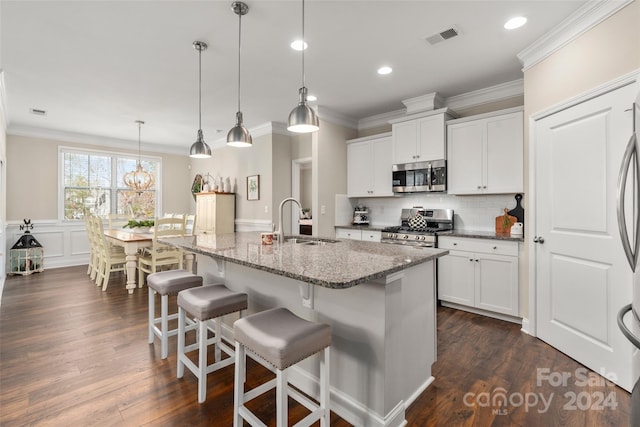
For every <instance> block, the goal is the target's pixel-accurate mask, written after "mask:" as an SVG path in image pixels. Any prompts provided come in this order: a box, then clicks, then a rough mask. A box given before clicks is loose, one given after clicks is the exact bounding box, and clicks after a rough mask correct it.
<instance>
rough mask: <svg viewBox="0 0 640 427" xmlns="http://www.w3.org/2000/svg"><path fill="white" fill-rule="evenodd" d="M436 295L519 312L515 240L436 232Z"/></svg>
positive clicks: (497, 310) (492, 309)
mask: <svg viewBox="0 0 640 427" xmlns="http://www.w3.org/2000/svg"><path fill="white" fill-rule="evenodd" d="M438 247H439V248H440V249H448V250H449V255H446V256H444V257H442V258H439V259H438V299H439V300H441V301H445V302H450V303H454V304H459V305H464V306H468V307H473V308H478V309H481V310H486V311H490V312H495V313H501V314H507V315H509V316H516V317H517V316H519V301H518V296H519V292H518V243H517V242H512V241H505V240H487V239H470V238H458V237H448V236H440V237H439V238H438Z"/></svg>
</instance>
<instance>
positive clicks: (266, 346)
mask: <svg viewBox="0 0 640 427" xmlns="http://www.w3.org/2000/svg"><path fill="white" fill-rule="evenodd" d="M233 331H234V335H235V340H236V366H235V389H234V418H233V425H234V427H241V426H242V425H243V419H244V420H246V421H248V422H249V424H251V425H252V426H264V425H265V424H264V423H263V422H262V421H260V420H259V419H258V417H256V416H255V415H254V414H253V413H252V412H251V411H250V410H249V409H247V407H246V406H245V403H246V402H248V401H250V400H252V399H253V398H255V397H257V396H259V395H261V394H263V393H265V392H266V391H268V390H271V389H272V388H274V387H275V389H276V418H277V420H276V425H277V427H286V426H287V425H288V424H287V420H288V415H289V414H288V407H287V397H288V396H290V397H292V398H293V399H295V400H297V401H298V402H299V403H300V404H302V405H304V406H305V407H306V408H307V409H309V410H310V411H311V413H310V414H309V415H307V416H306V417H305V418H303V419H302V420H301V421H300V422H298V423H297V424H295V426H300V425H304V426H308V425H311V424H312V423H314V422H316V421H317V420H320V425H321V427H329V421H330V408H329V348H330V345H331V326H330V325H326V324H322V323H314V322H309V321H307V320H304V319H301V318H299V317H298V316H296V315H295V314H293V313H291V312H290V311H289V310H287V309H286V308H274V309H271V310H265V311H262V312H259V313H256V314H252V315H250V316H247V317H245V318H243V319H240V320H237V321H236V322H235V323H234V324H233ZM323 349H324V351H322V350H323ZM246 350H249V351H250V352H252V353H254V354H256V355H258V356H260V357H261V358H262V359H264V360H266V361H267V362H268V363H269V364H271V365H273V366H274V367H275V368H276V378H274V379H272V380H271V381H268V382H266V383H264V384H262V385H259V386H258V387H256V388H254V389H252V390H250V391H248V392H246V393H245V391H244V382H245V375H246V374H245V372H246V371H245V369H246ZM319 352H321V353H320V399H319V400H320V402H319V404H318V403H316V402H314V401H312V400H311V399H309V398H307V397H306V396H304V395H303V394H302V393H300V392H299V391H297V390H296V389H294V388H291V387H289V383H288V381H287V372H288V370H287V368H289V367H290V366H292V365H295V364H296V363H298V362H300V361H302V360H304V359H306V358H307V357H309V356H312V355H313V354H316V353H319ZM295 426H294V427H295Z"/></svg>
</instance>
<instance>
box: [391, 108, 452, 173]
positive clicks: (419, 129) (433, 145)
mask: <svg viewBox="0 0 640 427" xmlns="http://www.w3.org/2000/svg"><path fill="white" fill-rule="evenodd" d="M450 118H451V115H450V114H449V113H448V109H446V108H443V109H440V110H434V111H432V112H430V115H428V116H424V115H422V116H420V115H412V116H408V117H404V118H402V119H397V120H393V121H391V124H392V132H391V133H392V135H393V163H394V164H399V163H414V162H426V161H430V160H440V159H445V158H446V149H445V147H446V126H445V123H446V120H448V119H450Z"/></svg>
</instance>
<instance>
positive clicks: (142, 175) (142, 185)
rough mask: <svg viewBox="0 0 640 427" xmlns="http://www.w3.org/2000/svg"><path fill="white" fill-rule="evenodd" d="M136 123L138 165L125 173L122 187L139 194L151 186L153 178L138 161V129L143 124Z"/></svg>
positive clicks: (137, 121) (140, 122)
mask: <svg viewBox="0 0 640 427" xmlns="http://www.w3.org/2000/svg"><path fill="white" fill-rule="evenodd" d="M136 123H137V124H138V163H137V165H136V170H135V171H131V172H127V173H125V174H124V176H123V177H122V180H123V181H124V185H126V186H127V187H129V188H130V189H132V190H133V191H135V192H136V193H138V194H141V193H142V192H143V191H146V190H148V189H150V188H151V187H152V186H153V184H154V182H155V179H154V178H153V174H151V173H150V172H148V171H146V170H144V169H143V168H142V162H141V161H140V128H141V126H142V125H143V124H144V122H143V121H141V120H136Z"/></svg>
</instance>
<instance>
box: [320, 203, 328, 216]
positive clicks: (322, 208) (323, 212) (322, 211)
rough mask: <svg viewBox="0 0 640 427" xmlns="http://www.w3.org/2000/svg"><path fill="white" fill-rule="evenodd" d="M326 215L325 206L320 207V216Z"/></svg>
mask: <svg viewBox="0 0 640 427" xmlns="http://www.w3.org/2000/svg"><path fill="white" fill-rule="evenodd" d="M326 213H327V207H326V206H325V205H322V206H320V214H321V215H324V214H326Z"/></svg>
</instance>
